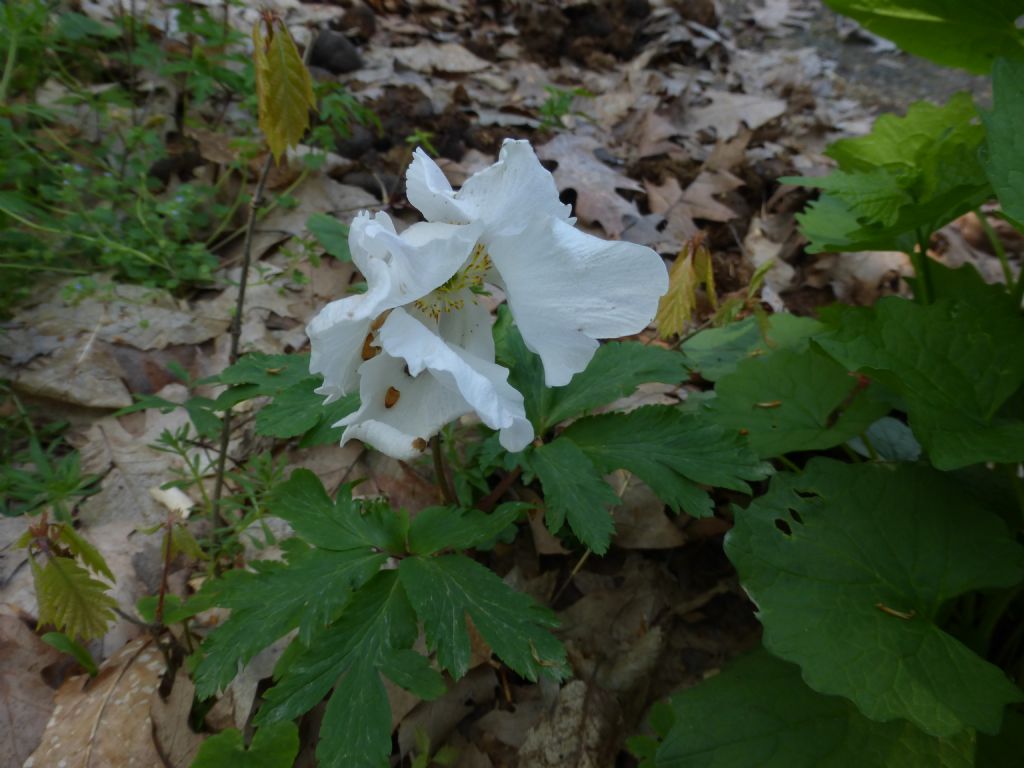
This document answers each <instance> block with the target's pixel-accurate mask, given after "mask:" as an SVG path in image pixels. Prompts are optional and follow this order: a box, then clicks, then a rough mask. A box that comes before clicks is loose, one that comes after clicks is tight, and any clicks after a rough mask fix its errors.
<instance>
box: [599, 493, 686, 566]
mask: <svg viewBox="0 0 1024 768" xmlns="http://www.w3.org/2000/svg"><path fill="white" fill-rule="evenodd" d="M621 498H622V503H621V504H619V505H618V506H616V507H615V508H614V509H613V510H612V515H613V516H614V517H615V540H614V543H615V546H616V547H619V548H620V549H672V548H674V547H681V546H682V545H683V544H685V543H686V537H685V536H684V535H683V533H682V531H680V530H679V528H677V527H676V526H675V524H674V523H673V522H672V520H671V519H669V516H668V515H667V514H665V502H663V501H662V500H661V499H659V498H658V497H657V495H656V494H655V493H654V491H652V490H651V489H650V487H649V486H648V485H646V484H644V483H642V482H640V481H639V480H636V479H633V478H631V479H630V482H629V485H628V486H627V488H626V491H625V492H624V493H623V494H622V496H621Z"/></svg>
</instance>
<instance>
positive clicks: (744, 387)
mask: <svg viewBox="0 0 1024 768" xmlns="http://www.w3.org/2000/svg"><path fill="white" fill-rule="evenodd" d="M875 388H876V387H871V386H869V387H867V388H863V387H861V386H860V384H859V383H858V380H857V378H856V377H855V376H851V375H850V374H849V372H848V371H847V370H846V369H845V368H844V367H843V366H841V365H840V364H839V363H837V362H836V361H835V360H834V359H833V358H832V357H830V356H829V355H828V354H826V353H825V352H824V351H822V349H821V348H820V347H819V346H817V345H816V344H813V343H812V344H810V345H809V346H808V347H806V348H804V349H803V350H801V351H794V350H791V349H783V350H779V351H777V352H772V353H771V354H768V355H764V356H762V357H756V358H751V359H749V360H744V361H743V362H742V363H740V364H739V365H738V366H737V368H736V371H735V372H734V373H731V374H729V375H728V376H724V377H722V378H721V379H719V380H718V383H717V384H716V385H715V395H716V397H715V398H714V399H713V400H710V401H709V403H708V413H709V414H710V416H711V418H712V419H713V420H714V421H715V422H717V423H718V424H721V425H722V426H723V427H725V428H727V429H729V430H734V431H737V432H740V431H742V432H744V433H745V434H748V437H749V440H750V446H751V447H752V448H753V449H754V451H755V452H756V453H757V455H758V456H760V457H761V458H769V457H771V456H781V455H783V454H786V453H789V452H790V451H811V450H822V449H825V448H831V447H833V446H836V445H840V444H842V443H845V442H846V441H847V440H849V439H850V438H851V437H853V436H855V435H859V434H860V433H861V432H863V431H864V430H865V429H867V428H868V427H869V426H870V425H871V424H872V423H873V422H874V421H875V420H876V419H879V418H881V417H882V416H884V415H885V414H886V413H887V412H888V411H889V406H888V405H887V404H886V403H885V402H883V401H882V400H880V399H878V398H876V397H875V396H874V394H873V390H874V389H875Z"/></svg>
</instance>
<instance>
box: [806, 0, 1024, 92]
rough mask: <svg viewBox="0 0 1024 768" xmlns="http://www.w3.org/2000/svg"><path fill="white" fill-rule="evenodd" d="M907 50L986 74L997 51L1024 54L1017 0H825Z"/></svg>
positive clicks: (938, 61) (996, 55) (1015, 55)
mask: <svg viewBox="0 0 1024 768" xmlns="http://www.w3.org/2000/svg"><path fill="white" fill-rule="evenodd" d="M825 3H826V4H827V5H828V6H829V7H830V8H832V10H834V11H836V12H837V13H842V14H845V15H847V16H850V17H852V18H854V19H856V20H857V21H858V22H860V23H861V24H863V25H864V26H865V27H867V28H868V29H869V30H871V31H872V32H874V33H875V34H876V35H880V36H882V37H885V38H888V39H889V40H892V41H893V42H894V43H896V44H897V45H898V46H899V47H900V48H902V49H903V50H905V51H906V52H907V53H912V54H914V55H915V56H923V57H925V58H926V59H931V60H932V61H935V62H937V63H939V64H943V65H945V66H947V67H961V68H963V69H966V70H969V71H971V72H976V73H978V74H984V73H986V72H988V71H989V69H991V67H992V62H993V61H994V60H995V59H996V58H997V57H999V56H1011V57H1015V58H1021V57H1024V38H1022V36H1021V31H1020V30H1019V29H1018V28H1017V26H1016V21H1017V19H1018V18H1019V17H1020V15H1021V5H1020V3H1019V2H1018V0H990V2H986V3H984V4H983V5H973V4H971V3H965V2H963V0H825Z"/></svg>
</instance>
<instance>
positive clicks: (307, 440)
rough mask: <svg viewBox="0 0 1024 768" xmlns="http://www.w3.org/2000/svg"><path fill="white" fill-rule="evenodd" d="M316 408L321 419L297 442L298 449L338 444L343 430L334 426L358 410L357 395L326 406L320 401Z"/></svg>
mask: <svg viewBox="0 0 1024 768" xmlns="http://www.w3.org/2000/svg"><path fill="white" fill-rule="evenodd" d="M319 397H320V396H319V395H318V396H317V398H318V399H319ZM317 408H318V409H319V410H320V412H321V414H322V416H321V419H320V421H319V423H318V424H317V425H316V427H314V428H313V429H311V430H310V431H309V432H307V433H306V434H305V435H303V437H302V439H301V440H300V441H299V447H300V448H311V447H313V446H316V445H328V444H330V443H340V442H341V433H342V431H343V428H342V427H336V426H335V424H337V423H338V422H339V421H341V420H342V419H343V418H345V417H346V416H348V415H349V414H350V413H354V412H355V411H357V410H359V393H358V392H353V393H352V394H351V395H346V396H345V397H343V398H341V399H340V400H335V401H334V402H333V403H328V404H327V405H324V404H323V400H320V402H319V403H318V404H317Z"/></svg>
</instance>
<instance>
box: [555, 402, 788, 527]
mask: <svg viewBox="0 0 1024 768" xmlns="http://www.w3.org/2000/svg"><path fill="white" fill-rule="evenodd" d="M559 439H560V440H571V441H572V442H574V443H575V444H576V445H577V446H578V447H579V448H580V449H581V450H582V451H583V453H585V454H586V455H587V457H588V458H589V459H590V460H591V461H592V462H593V463H594V466H595V467H597V470H598V472H603V473H608V472H612V471H613V470H616V469H627V470H629V471H630V472H632V473H633V474H634V475H636V476H637V477H639V478H640V479H641V480H643V481H644V482H645V483H647V484H648V485H649V486H651V488H652V489H653V490H654V492H655V493H656V494H657V495H658V497H659V498H660V499H662V500H663V501H664V502H665V503H666V504H668V505H669V506H670V507H671V508H672V509H673V510H675V511H676V512H678V511H680V510H683V511H685V512H686V513H687V514H689V515H692V516H694V517H707V516H708V515H710V514H712V512H713V511H714V510H713V509H712V505H711V497H710V496H709V495H708V492H707V491H705V490H704V489H703V488H701V487H700V486H701V485H710V486H715V487H718V488H728V489H730V490H733V491H741V492H743V493H749V492H750V486H748V485H747V481H750V480H761V479H763V478H765V477H767V476H768V475H769V474H770V473H771V467H770V466H769V465H767V464H764V463H762V462H760V461H758V459H757V456H755V455H754V452H753V451H752V450H751V449H750V447H749V446H747V445H746V443H745V442H744V441H743V438H742V437H741V436H740V435H739V434H738V433H736V432H733V431H730V430H726V429H725V428H724V427H722V426H720V425H719V424H715V423H714V422H713V421H711V419H709V418H707V417H706V415H704V414H692V413H683V412H682V411H680V410H678V409H676V408H672V407H669V406H660V405H652V406H646V407H644V408H637V409H636V410H635V411H632V412H630V413H611V414H604V415H601V416H589V417H587V418H585V419H580V420H579V421H577V422H575V423H574V424H572V425H570V426H569V428H568V429H566V430H565V432H563V433H562V435H561V437H560V438H559Z"/></svg>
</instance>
